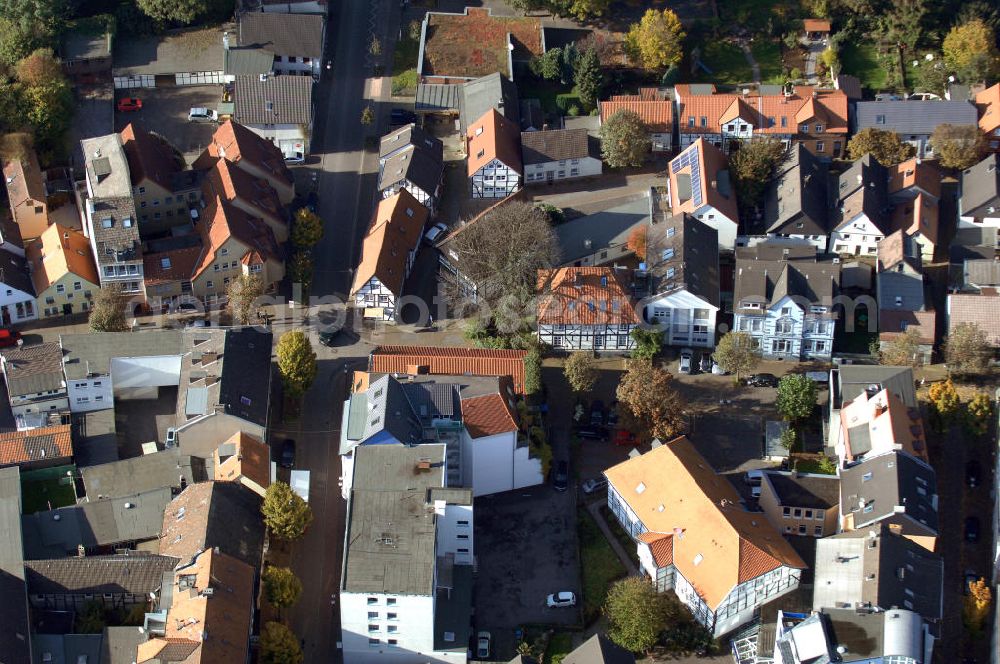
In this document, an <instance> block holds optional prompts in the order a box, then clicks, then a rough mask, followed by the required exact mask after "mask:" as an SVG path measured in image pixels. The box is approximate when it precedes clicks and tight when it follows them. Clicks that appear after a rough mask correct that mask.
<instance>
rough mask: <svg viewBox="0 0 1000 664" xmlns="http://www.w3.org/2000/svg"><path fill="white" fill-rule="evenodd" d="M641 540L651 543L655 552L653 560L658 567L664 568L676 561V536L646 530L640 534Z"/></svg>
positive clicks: (650, 547)
mask: <svg viewBox="0 0 1000 664" xmlns="http://www.w3.org/2000/svg"><path fill="white" fill-rule="evenodd" d="M638 539H639V541H640V542H643V543H645V544H648V545H649V552H650V553H651V554H653V562H654V563H656V567H657V568H658V569H663V568H664V567H666V566H667V565H671V564H673V562H674V536H673V535H664V534H663V533H654V532H651V531H648V530H647V531H646V532H644V533H641V534H640V535H639V538H638Z"/></svg>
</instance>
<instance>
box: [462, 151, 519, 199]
mask: <svg viewBox="0 0 1000 664" xmlns="http://www.w3.org/2000/svg"><path fill="white" fill-rule="evenodd" d="M471 182H472V197H473V198H506V197H507V196H509V195H510V194H513V193H514V192H515V191H517V189H518V187H519V186H520V184H521V176H520V174H518V172H517V171H515V170H514V169H512V168H509V167H508V166H507V165H505V164H504V163H503V162H502V161H500V160H499V159H494V160H492V161H490V162H489V163H487V164H485V165H484V166H482V167H481V168H480V169H479V170H478V171H476V172H475V173H473V174H472V178H471Z"/></svg>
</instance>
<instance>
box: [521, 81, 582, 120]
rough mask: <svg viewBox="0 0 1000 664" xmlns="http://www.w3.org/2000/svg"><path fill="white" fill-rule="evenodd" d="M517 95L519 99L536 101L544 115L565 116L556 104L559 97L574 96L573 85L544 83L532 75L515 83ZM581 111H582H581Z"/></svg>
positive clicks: (557, 82) (553, 82)
mask: <svg viewBox="0 0 1000 664" xmlns="http://www.w3.org/2000/svg"><path fill="white" fill-rule="evenodd" d="M517 94H518V96H519V97H520V98H521V99H537V100H538V101H539V103H540V104H541V105H542V111H544V112H545V114H546V115H557V116H561V115H566V113H565V112H564V111H563V110H562V109H560V108H559V106H558V105H557V104H556V97H558V96H559V95H575V94H576V92H575V87H574V86H573V85H563V84H562V83H560V82H559V81H546V80H545V79H541V78H538V77H536V76H534V75H532V74H525V75H524V76H522V77H521V79H520V80H519V81H518V82H517ZM581 110H582V109H581Z"/></svg>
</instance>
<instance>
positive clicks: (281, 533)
mask: <svg viewBox="0 0 1000 664" xmlns="http://www.w3.org/2000/svg"><path fill="white" fill-rule="evenodd" d="M260 509H261V512H262V513H263V515H264V525H265V526H267V529H268V530H269V531H271V534H272V535H274V536H275V537H277V538H279V539H283V540H285V541H289V542H291V541H294V540H297V539H299V538H300V537H302V535H304V534H305V532H306V528H308V527H309V524H310V523H312V520H313V514H312V509H311V508H310V507H309V503H307V502H306V501H304V500H303V499H302V497H301V496H300V495H299V494H297V493H295V492H294V491H292V487H290V486H288V485H287V484H285V483H284V482H272V483H271V484H270V485H269V486H268V487H267V491H266V493H265V494H264V502H263V503H262V504H261V508H260Z"/></svg>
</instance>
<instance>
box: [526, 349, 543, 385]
mask: <svg viewBox="0 0 1000 664" xmlns="http://www.w3.org/2000/svg"><path fill="white" fill-rule="evenodd" d="M541 391H542V352H541V351H540V350H539V349H538V348H537V347H534V348H531V349H529V350H528V354H527V355H525V356H524V393H525V394H538V393H539V392H541Z"/></svg>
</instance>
